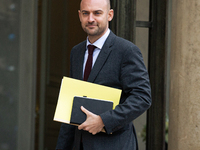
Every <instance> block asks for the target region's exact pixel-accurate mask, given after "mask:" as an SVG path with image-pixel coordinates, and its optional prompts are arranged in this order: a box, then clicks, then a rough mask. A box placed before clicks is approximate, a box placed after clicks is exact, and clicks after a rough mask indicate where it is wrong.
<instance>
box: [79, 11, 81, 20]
mask: <svg viewBox="0 0 200 150" xmlns="http://www.w3.org/2000/svg"><path fill="white" fill-rule="evenodd" d="M78 16H79V20H80V22H81V11H80V10H78Z"/></svg>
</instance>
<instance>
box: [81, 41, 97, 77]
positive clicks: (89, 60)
mask: <svg viewBox="0 0 200 150" xmlns="http://www.w3.org/2000/svg"><path fill="white" fill-rule="evenodd" d="M94 49H95V46H94V45H88V58H87V62H86V65H85V71H84V78H83V80H84V81H87V79H88V77H89V75H90V72H91V69H92V58H93V52H94Z"/></svg>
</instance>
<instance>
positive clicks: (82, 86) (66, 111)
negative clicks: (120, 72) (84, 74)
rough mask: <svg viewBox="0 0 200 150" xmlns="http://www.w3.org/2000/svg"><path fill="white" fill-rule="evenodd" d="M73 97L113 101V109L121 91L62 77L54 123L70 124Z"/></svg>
mask: <svg viewBox="0 0 200 150" xmlns="http://www.w3.org/2000/svg"><path fill="white" fill-rule="evenodd" d="M74 96H86V97H88V98H95V99H101V100H108V101H113V109H114V108H115V106H116V105H118V104H119V100H120V96H121V90H120V89H115V88H111V87H107V86H103V85H98V84H94V83H90V82H86V81H82V80H77V79H72V78H68V77H63V79H62V83H61V87H60V93H59V97H58V102H57V106H56V110H55V114H54V119H53V120H54V121H58V122H63V123H68V124H69V123H70V119H71V111H72V104H73V98H74Z"/></svg>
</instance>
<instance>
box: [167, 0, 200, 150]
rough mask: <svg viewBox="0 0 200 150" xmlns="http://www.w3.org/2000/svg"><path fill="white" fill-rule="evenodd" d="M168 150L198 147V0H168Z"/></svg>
mask: <svg viewBox="0 0 200 150" xmlns="http://www.w3.org/2000/svg"><path fill="white" fill-rule="evenodd" d="M171 31H172V32H171V69H170V71H171V72H170V78H171V82H170V84H171V85H170V108H169V121H170V123H169V150H200V0H190V1H188V0H172V28H171Z"/></svg>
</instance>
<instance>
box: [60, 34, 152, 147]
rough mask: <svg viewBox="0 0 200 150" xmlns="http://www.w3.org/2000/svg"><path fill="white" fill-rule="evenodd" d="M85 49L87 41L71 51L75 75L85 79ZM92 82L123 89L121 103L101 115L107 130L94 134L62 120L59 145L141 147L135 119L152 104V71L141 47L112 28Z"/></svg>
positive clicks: (96, 64)
mask: <svg viewBox="0 0 200 150" xmlns="http://www.w3.org/2000/svg"><path fill="white" fill-rule="evenodd" d="M85 50H86V41H84V42H82V43H80V44H78V45H76V46H75V47H74V48H73V49H72V51H71V56H70V62H71V70H70V76H71V77H72V78H75V79H80V80H82V76H83V75H82V73H83V61H84V55H85ZM88 82H93V83H97V84H101V85H105V86H110V87H114V88H118V89H122V95H121V99H120V104H119V105H117V106H116V108H115V109H114V110H112V111H107V112H105V113H103V114H101V115H100V116H101V118H102V120H103V122H104V124H105V130H106V133H98V134H96V135H92V134H90V133H89V132H86V131H79V130H78V129H77V127H75V126H71V125H68V124H62V125H61V129H60V134H59V137H58V142H57V149H62V150H70V149H79V146H80V141H81V140H82V143H83V147H84V149H85V150H137V149H138V147H137V138H136V133H135V129H134V126H133V124H132V121H133V120H134V119H136V118H137V117H138V116H140V115H141V114H142V113H143V112H145V111H146V110H147V109H148V108H149V107H150V105H151V89H150V83H149V77H148V72H147V70H146V68H145V65H144V62H143V58H142V55H141V52H140V50H139V49H138V47H137V46H135V45H134V44H133V43H131V42H129V41H127V40H125V39H122V38H120V37H117V36H116V35H115V34H114V33H112V32H111V33H110V35H109V36H108V38H107V40H106V42H105V44H104V46H103V48H102V50H101V52H100V54H99V56H98V58H97V60H96V62H95V64H94V66H93V69H92V71H91V73H90V76H89V78H88ZM111 133H112V134H111ZM81 138H82V139H81Z"/></svg>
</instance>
